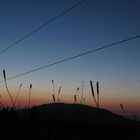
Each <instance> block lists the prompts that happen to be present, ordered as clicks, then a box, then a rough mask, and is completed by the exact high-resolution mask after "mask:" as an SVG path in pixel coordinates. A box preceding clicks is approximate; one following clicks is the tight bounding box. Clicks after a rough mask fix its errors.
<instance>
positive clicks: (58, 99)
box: [57, 86, 61, 102]
mask: <svg viewBox="0 0 140 140" xmlns="http://www.w3.org/2000/svg"><path fill="white" fill-rule="evenodd" d="M60 92H61V86H60V87H59V90H58V98H57V101H58V102H60V98H59V97H60Z"/></svg>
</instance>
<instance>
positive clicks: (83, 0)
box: [0, 0, 86, 55]
mask: <svg viewBox="0 0 140 140" xmlns="http://www.w3.org/2000/svg"><path fill="white" fill-rule="evenodd" d="M85 1H86V0H81V1H80V2H78V3H76V4H75V5H73V6H72V7H70V8H68V9H66V10H65V11H63V12H61V13H59V14H58V15H56V16H54V17H52V18H51V19H50V20H48V21H47V22H46V23H44V24H42V25H41V26H39V27H38V28H36V29H34V30H33V31H31V32H30V33H28V34H26V35H24V36H23V37H21V38H20V39H18V40H17V41H15V42H14V43H13V44H11V45H10V46H8V47H7V48H4V49H3V50H1V51H0V55H1V54H2V53H5V52H6V51H8V50H9V49H10V48H13V47H15V46H16V45H17V44H19V43H20V42H22V41H23V40H25V39H27V38H28V37H30V36H31V35H32V34H34V33H36V32H38V31H39V30H41V29H42V28H44V27H46V26H47V25H48V24H50V23H51V22H53V21H54V20H56V19H58V18H60V17H61V16H63V15H65V14H66V13H68V12H70V11H71V10H72V9H74V8H76V7H78V6H79V5H81V4H82V3H84V2H85Z"/></svg>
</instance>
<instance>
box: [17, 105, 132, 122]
mask: <svg viewBox="0 0 140 140" xmlns="http://www.w3.org/2000/svg"><path fill="white" fill-rule="evenodd" d="M17 114H18V116H19V118H20V119H23V118H28V117H29V115H32V117H35V116H37V117H38V118H39V120H42V121H49V120H59V121H62V122H78V123H90V124H128V123H131V121H130V120H128V119H126V118H125V117H123V116H120V115H117V114H114V113H112V112H110V111H108V110H105V109H97V108H93V107H91V106H87V105H82V104H65V103H52V104H44V105H40V106H36V107H33V108H32V109H31V110H30V113H29V110H19V111H18V112H17Z"/></svg>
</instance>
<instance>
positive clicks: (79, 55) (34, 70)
mask: <svg viewBox="0 0 140 140" xmlns="http://www.w3.org/2000/svg"><path fill="white" fill-rule="evenodd" d="M136 38H140V35H136V36H133V37H130V38H126V39H123V40H120V41H117V42H114V43H111V44H108V45H105V46H102V47H99V48H96V49H94V50H90V51H86V52H84V53H81V54H77V55H74V56H72V57H69V58H66V59H61V60H59V61H56V62H53V63H50V64H48V65H45V66H42V67H39V68H36V69H32V70H30V71H27V72H24V73H21V74H18V75H15V76H12V77H10V78H7V80H12V79H15V78H17V77H21V76H23V75H26V74H30V73H33V72H36V71H39V70H41V69H45V68H48V67H51V66H54V65H57V64H60V63H63V62H66V61H69V60H72V59H75V58H78V57H81V56H84V55H87V54H90V53H93V52H97V51H100V50H104V49H106V48H110V47H113V46H115V45H118V44H121V43H124V42H127V41H130V40H134V39H136ZM3 81H4V80H2V81H0V83H2V82H3Z"/></svg>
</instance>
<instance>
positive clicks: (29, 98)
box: [28, 84, 32, 108]
mask: <svg viewBox="0 0 140 140" xmlns="http://www.w3.org/2000/svg"><path fill="white" fill-rule="evenodd" d="M31 89H32V84H30V88H29V102H28V108H30V102H31V101H30V100H31Z"/></svg>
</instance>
